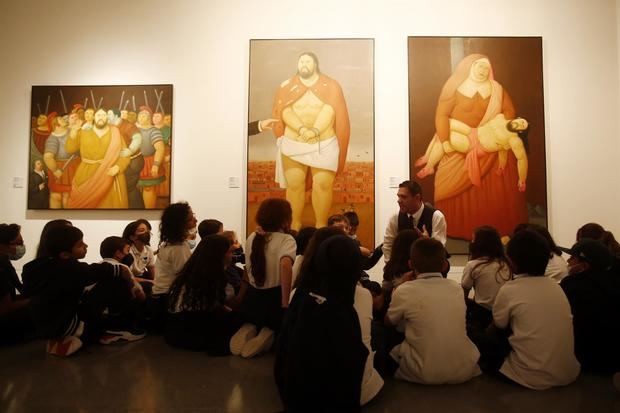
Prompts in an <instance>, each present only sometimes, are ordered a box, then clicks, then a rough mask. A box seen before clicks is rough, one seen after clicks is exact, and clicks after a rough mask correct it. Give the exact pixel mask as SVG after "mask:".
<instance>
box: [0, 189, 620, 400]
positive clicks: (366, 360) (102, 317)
mask: <svg viewBox="0 0 620 413" xmlns="http://www.w3.org/2000/svg"><path fill="white" fill-rule="evenodd" d="M291 221H292V211H291V206H290V204H289V203H288V202H287V201H285V200H283V199H275V198H273V199H267V200H265V201H263V202H262V203H261V205H260V206H259V208H258V211H257V214H256V224H257V227H256V229H255V230H254V231H253V232H252V233H251V234H250V235H249V237H248V239H247V242H246V244H245V245H246V249H247V251H248V255H247V257H246V256H245V255H244V253H243V249H242V248H241V245H240V243H239V242H238V240H237V239H236V235H235V234H234V232H232V231H224V226H223V224H222V223H221V222H219V221H217V220H205V221H203V222H201V223H200V225H197V220H196V217H195V215H194V213H193V211H192V209H191V207H190V206H189V205H188V204H187V203H184V202H179V203H175V204H172V205H170V206H168V207H167V208H166V209H165V210H164V212H163V214H162V217H161V222H160V227H159V233H160V241H159V245H158V246H157V249H156V251H153V249H151V247H150V245H149V244H150V236H151V226H150V224H149V223H148V221H146V220H137V221H135V222H132V223H130V224H129V225H128V226H127V227H126V228H125V231H123V236H122V237H115V236H113V237H108V238H106V239H105V240H104V241H103V242H102V244H101V247H100V252H101V256H102V259H103V261H102V262H101V263H97V264H86V263H83V262H80V260H81V259H82V258H84V256H85V255H86V249H87V245H86V244H85V243H84V239H83V234H82V232H81V231H80V230H79V229H78V228H76V227H74V226H72V225H71V223H70V222H69V221H66V220H56V221H51V222H49V223H48V224H47V225H46V226H45V228H44V229H43V232H42V235H41V241H40V244H39V250H38V251H37V257H36V258H35V259H34V260H33V261H31V262H29V263H27V264H26V265H25V266H24V268H23V272H22V280H21V281H20V280H19V277H18V276H17V274H16V272H15V269H14V268H13V266H12V265H11V263H10V260H16V259H19V258H21V257H22V256H23V254H24V246H23V245H24V243H23V239H22V237H21V234H20V228H19V226H17V225H15V224H11V225H6V224H2V225H0V271H1V276H0V328H1V329H2V331H7V332H9V334H8V335H5V336H6V337H10V338H11V339H12V340H13V341H15V340H18V339H24V338H27V337H29V336H30V337H32V336H37V337H41V338H45V339H47V340H48V341H47V351H48V352H49V353H50V354H55V355H69V354H72V353H74V352H75V351H77V350H78V349H79V348H80V347H81V346H82V345H83V344H86V343H95V342H98V343H102V344H109V343H112V342H115V341H119V340H129V341H131V340H137V339H140V338H142V337H144V332H143V330H141V328H143V327H145V326H146V327H147V328H148V329H152V330H153V331H158V330H159V331H161V332H162V333H163V335H164V337H165V340H166V342H167V343H169V344H170V345H171V346H174V347H178V348H184V349H189V350H195V351H205V352H206V353H208V354H209V355H218V356H220V355H228V354H232V355H237V356H242V357H246V358H249V357H253V356H256V355H258V354H260V353H263V352H265V351H268V350H269V349H270V348H271V347H272V345H273V343H274V342H275V343H276V363H275V379H276V384H277V386H278V390H279V392H280V396H281V398H282V401H283V403H284V405H285V408H286V410H287V411H297V410H300V409H302V410H304V409H305V410H304V411H306V410H307V411H312V410H313V409H314V410H316V409H320V408H322V406H327V405H329V406H330V407H331V408H333V409H336V410H338V409H340V411H356V410H359V408H360V406H361V405H364V404H365V403H367V402H368V401H370V400H371V399H373V398H374V397H375V396H376V395H377V394H378V392H379V391H380V390H381V388H382V387H383V383H384V381H383V380H384V379H385V378H386V377H388V376H392V375H393V376H395V377H396V378H399V379H403V380H408V381H412V382H416V383H422V384H448V383H462V382H464V381H467V380H469V379H471V378H473V377H475V376H477V375H479V374H481V372H483V371H484V372H487V373H490V374H497V375H501V376H503V377H505V378H507V379H510V380H512V381H514V382H516V383H519V384H520V385H522V386H525V387H528V388H532V389H546V388H550V387H553V386H561V385H566V384H569V383H571V382H573V381H574V380H575V379H576V378H577V376H578V375H579V372H580V370H592V371H599V372H607V373H609V372H611V373H613V372H617V371H619V370H620V353H619V352H618V351H617V348H618V345H619V344H620V323H619V322H618V321H619V320H620V271H619V270H620V245H618V243H617V242H616V241H615V239H614V237H613V235H612V234H611V233H610V232H608V231H605V230H604V229H603V228H602V227H601V226H600V225H597V224H587V225H585V226H583V227H582V228H580V229H579V231H578V233H577V243H576V244H575V245H574V246H573V247H572V248H570V249H561V248H559V247H557V245H556V244H555V242H554V241H553V239H552V237H551V235H550V234H549V232H548V231H547V229H546V228H544V227H541V226H538V225H534V224H523V225H519V226H518V227H517V228H516V229H515V231H514V234H513V235H512V237H511V239H510V241H509V242H508V244H507V246H506V247H505V248H504V245H502V242H501V239H500V235H499V234H498V232H497V230H495V229H494V228H493V227H490V226H484V227H480V228H478V229H477V230H476V231H475V233H474V237H473V240H472V242H471V243H470V260H469V262H468V263H467V265H466V266H465V268H464V271H463V275H462V280H461V283H460V285H459V283H457V282H455V281H453V280H450V279H447V278H446V274H447V269H448V268H449V263H448V261H447V253H446V250H445V248H444V246H443V245H442V244H441V243H440V242H439V241H436V240H434V239H431V238H428V236H425V234H422V233H420V232H419V231H414V230H407V229H403V230H402V231H400V232H399V233H398V235H397V236H396V238H395V240H394V243H393V246H392V254H391V257H390V260H389V261H387V262H386V265H385V267H384V273H383V275H384V277H383V278H384V279H383V283H382V284H379V283H377V282H374V281H370V280H369V279H368V276H367V275H366V273H365V272H364V270H366V269H369V268H371V267H372V266H374V265H375V264H376V262H377V260H378V258H379V257H380V256H381V255H380V254H381V252H380V251H381V248H380V247H379V248H377V249H376V250H374V251H372V250H369V249H367V248H364V247H363V246H361V245H360V243H359V241H358V240H357V238H356V236H355V230H356V228H357V225H359V220H358V217H357V215H355V214H354V213H348V216H346V215H344V214H343V215H334V216H332V217H330V219H329V221H328V222H329V226H328V227H325V228H318V229H317V228H302V229H301V230H300V231H299V232H294V231H291V229H290V225H291ZM293 234H294V235H295V236H293ZM196 235H199V236H200V242H199V243H197V236H196ZM196 244H197V245H196ZM562 252H566V253H567V254H568V255H569V256H570V259H569V260H568V262H566V261H564V259H563V258H562ZM155 256H156V257H157V259H155ZM471 290H473V296H472V297H471V298H470V296H471V295H472V291H471ZM145 320H148V321H149V322H150V324H149V322H145ZM33 331H34V332H35V333H34V334H33Z"/></svg>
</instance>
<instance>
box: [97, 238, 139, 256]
mask: <svg viewBox="0 0 620 413" xmlns="http://www.w3.org/2000/svg"><path fill="white" fill-rule="evenodd" d="M125 245H131V243H130V242H129V241H128V240H126V239H125V238H121V237H117V236H114V235H113V236H111V237H107V238H106V239H104V240H103V241H102V242H101V246H99V254H101V258H104V259H105V258H114V254H116V253H117V252H118V251H122V250H123V248H125Z"/></svg>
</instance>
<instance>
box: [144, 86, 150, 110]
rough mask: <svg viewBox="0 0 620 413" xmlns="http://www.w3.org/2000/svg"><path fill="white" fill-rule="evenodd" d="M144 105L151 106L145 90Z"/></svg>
mask: <svg viewBox="0 0 620 413" xmlns="http://www.w3.org/2000/svg"><path fill="white" fill-rule="evenodd" d="M144 105H145V106H147V107H148V106H149V99H148V98H147V97H146V89H144Z"/></svg>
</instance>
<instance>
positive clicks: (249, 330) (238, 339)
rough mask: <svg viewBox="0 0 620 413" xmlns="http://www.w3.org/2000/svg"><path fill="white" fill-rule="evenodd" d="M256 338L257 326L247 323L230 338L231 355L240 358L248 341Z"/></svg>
mask: <svg viewBox="0 0 620 413" xmlns="http://www.w3.org/2000/svg"><path fill="white" fill-rule="evenodd" d="M254 337H256V326H255V325H254V324H249V323H246V324H244V325H242V326H241V328H240V329H239V330H238V331H237V332H236V333H235V335H234V336H232V337H231V338H230V353H231V354H233V355H235V356H238V355H240V354H241V350H243V347H244V346H245V344H246V343H247V342H248V340H251V339H253V338H254Z"/></svg>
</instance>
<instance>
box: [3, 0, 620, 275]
mask: <svg viewBox="0 0 620 413" xmlns="http://www.w3.org/2000/svg"><path fill="white" fill-rule="evenodd" d="M2 9H3V10H2V14H1V15H0V39H2V42H0V51H1V52H2V54H1V56H2V69H0V70H1V73H2V76H0V91H1V99H0V119H1V124H2V129H1V130H2V133H1V134H0V142H1V143H2V145H1V150H0V194H1V197H2V198H1V199H2V201H1V202H0V222H17V223H19V224H21V225H22V226H23V230H22V233H23V235H24V238H25V240H26V243H27V247H28V248H29V252H28V254H27V255H26V257H25V258H24V259H22V260H21V261H20V262H19V263H17V266H18V267H21V266H22V265H23V264H24V263H25V262H27V261H28V260H30V259H31V258H32V257H33V254H34V249H35V246H36V242H37V239H38V235H39V233H40V230H41V228H42V226H43V224H44V223H45V221H47V220H49V219H54V218H61V217H62V218H68V219H70V220H72V221H73V222H74V224H75V225H77V226H79V227H80V228H82V229H83V230H84V231H85V233H86V237H85V241H86V242H87V243H88V244H90V246H91V248H90V250H89V254H88V256H87V261H95V260H97V259H98V258H99V257H98V249H99V248H98V246H99V243H100V242H101V240H102V239H103V238H104V237H105V236H108V235H113V234H120V232H121V231H122V229H123V227H124V226H125V225H126V223H127V222H129V221H130V220H133V219H136V218H138V217H146V218H148V219H150V220H152V222H153V223H155V224H158V222H157V220H158V218H159V214H160V213H159V212H158V211H152V212H144V211H139V212H132V211H129V212H127V211H122V212H121V211H69V212H63V211H49V212H41V211H27V210H26V188H25V187H24V188H13V178H14V177H22V178H23V179H24V183H25V184H26V183H27V173H28V167H27V163H28V137H29V123H30V113H29V109H30V88H31V86H32V85H71V84H77V85H80V84H81V85H106V84H160V83H172V84H173V85H174V118H173V127H174V130H173V142H174V143H173V145H174V147H173V169H174V171H173V180H172V190H173V192H172V197H173V200H174V201H177V200H187V201H189V202H190V203H191V205H192V207H193V209H194V211H195V212H196V214H197V215H198V219H199V220H200V219H204V218H218V219H220V220H222V221H223V222H224V223H225V226H226V227H227V228H230V229H234V230H236V231H238V234H239V236H240V237H244V236H245V234H244V229H243V222H244V214H245V188H244V184H243V183H244V180H245V159H246V149H245V148H246V143H247V138H246V128H247V121H248V119H247V92H248V90H247V89H248V59H249V58H248V55H249V39H251V38H256V39H259V38H264V39H279V38H348V37H368V38H374V39H375V152H376V155H375V156H376V158H375V160H376V229H375V233H376V240H377V242H380V240H381V238H382V234H383V230H384V228H385V225H386V223H387V220H388V217H389V215H390V214H391V213H393V212H394V211H395V210H396V197H395V189H392V188H389V187H388V182H389V178H390V177H398V178H399V179H405V178H406V177H407V174H408V170H409V168H408V162H409V161H408V150H407V147H408V106H407V105H408V103H407V102H408V100H407V36H411V35H422V36H542V37H543V53H544V57H543V58H544V83H545V124H546V139H547V142H546V144H547V147H546V151H547V188H548V190H547V191H548V200H549V202H548V204H549V216H550V221H549V225H550V230H551V232H552V234H553V235H554V237H555V238H556V241H558V243H560V244H563V245H569V244H571V243H572V241H573V239H574V234H575V231H576V229H577V228H578V226H579V225H581V224H583V223H585V222H588V221H596V222H600V223H601V224H603V225H604V226H605V227H609V228H610V229H611V230H612V231H615V232H616V234H617V235H620V220H619V219H618V210H619V208H618V206H619V205H620V168H619V167H618V165H619V163H620V139H619V138H620V133H619V124H618V118H619V115H620V110H619V109H620V106H619V95H620V83H619V74H620V72H619V66H618V55H619V51H620V45H619V42H618V26H619V24H620V19H619V18H618V17H617V13H618V10H619V9H618V6H617V4H616V2H615V1H614V0H595V1H585V0H583V1H582V0H548V1H544V2H542V1H538V0H520V1H502V0H500V1H497V0H495V1H488V0H470V1H456V0H453V1H449V0H443V1H441V0H437V1H434V2H429V1H422V0H392V1H370V0H366V1H364V0H356V1H350V0H344V1H338V0H329V1H327V0H315V1H313V2H290V1H280V0H263V1H256V2H254V1H241V0H212V1H189V0H178V1H174V2H172V1H163V0H150V1H131V0H125V1H116V0H110V1H107V2H99V3H96V2H94V3H93V2H91V3H84V2H75V1H70V0H56V1H55V2H53V3H52V2H50V3H48V2H42V1H35V0H5V1H4V2H3V7H2ZM229 177H239V178H240V181H241V182H242V187H241V188H228V178H229ZM24 186H25V185H24ZM448 224H449V223H448Z"/></svg>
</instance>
